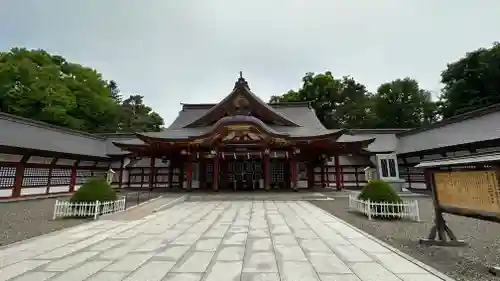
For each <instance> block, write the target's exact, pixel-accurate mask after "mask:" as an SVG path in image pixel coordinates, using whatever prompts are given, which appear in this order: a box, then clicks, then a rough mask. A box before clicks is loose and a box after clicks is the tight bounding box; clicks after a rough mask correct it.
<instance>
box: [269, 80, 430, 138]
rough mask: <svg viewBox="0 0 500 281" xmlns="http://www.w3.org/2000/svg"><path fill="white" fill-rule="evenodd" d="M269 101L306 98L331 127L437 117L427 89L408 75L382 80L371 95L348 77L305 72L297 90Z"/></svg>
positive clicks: (416, 123) (414, 122)
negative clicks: (407, 76)
mask: <svg viewBox="0 0 500 281" xmlns="http://www.w3.org/2000/svg"><path fill="white" fill-rule="evenodd" d="M270 101H271V102H296V101H310V102H311V107H312V108H313V109H314V111H315V112H316V115H317V116H318V119H319V120H320V121H321V123H323V125H325V126H326V127H327V128H335V129H338V128H351V129H352V128H355V129H362V128H365V129H366V128H369V129H372V128H392V129H395V128H414V127H420V126H422V125H427V124H430V123H433V122H435V121H436V120H437V119H438V118H437V107H436V104H435V103H434V102H433V101H432V100H431V94H430V92H429V91H426V90H424V89H421V88H420V86H419V84H418V82H417V81H416V80H414V79H410V78H404V79H396V80H394V81H391V82H388V83H384V84H382V85H380V87H379V88H378V89H377V92H376V93H374V94H372V93H369V92H368V90H367V89H366V87H365V86H364V85H363V84H361V83H359V82H358V81H356V80H355V79H354V78H352V77H349V76H346V77H342V78H340V79H339V78H335V77H333V75H332V73H331V72H329V71H327V72H325V73H324V74H322V73H320V74H314V73H307V74H306V75H305V76H304V78H302V87H301V88H300V89H299V90H298V91H294V90H290V91H288V92H287V93H285V94H283V95H280V96H272V97H271V100H270Z"/></svg>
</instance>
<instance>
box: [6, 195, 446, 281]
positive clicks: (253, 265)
mask: <svg viewBox="0 0 500 281" xmlns="http://www.w3.org/2000/svg"><path fill="white" fill-rule="evenodd" d="M332 202H334V201H332ZM0 280H29V281H37V280H64V281H68V280H71V281H78V280H92V281H95V280H103V281H114V280H127V281H132V280H134V281H146V280H147V281H160V280H176V281H198V280H204V281H226V280H228V281H252V280H254V281H257V280H258V281H278V280H281V281H308V280H321V281H333V280H335V281H339V280H340V281H360V280H362V281H368V280H372V281H384V280H386V281H401V280H404V281H417V280H418V281H420V280H425V281H438V280H445V279H441V278H439V277H436V276H435V275H434V274H433V273H431V272H429V271H428V270H427V269H425V268H423V267H421V266H419V265H417V264H415V263H413V262H412V261H409V260H407V259H406V258H404V257H402V256H400V255H399V254H397V253H395V252H393V251H392V250H391V249H389V248H386V247H385V246H384V245H381V244H380V243H378V242H376V241H374V240H372V239H371V237H368V236H366V235H365V234H363V233H361V232H359V231H357V230H356V229H354V228H352V227H350V226H349V225H347V224H345V223H344V222H342V221H340V220H338V219H337V218H335V217H332V216H330V215H328V214H326V213H324V212H323V211H322V210H320V209H318V208H316V207H314V206H313V205H311V204H309V203H307V202H304V201H232V202H231V201H214V202H184V203H180V204H177V205H175V206H173V207H172V208H171V209H167V210H163V211H160V212H157V213H154V214H152V215H149V216H147V217H145V218H143V219H139V220H135V221H114V220H99V221H96V222H92V223H88V224H85V225H81V226H77V227H75V228H72V229H68V230H65V231H63V232H59V233H55V234H52V235H48V236H43V237H39V238H36V239H34V240H29V241H25V242H23V243H19V244H15V245H12V246H10V247H8V248H4V249H2V250H0Z"/></svg>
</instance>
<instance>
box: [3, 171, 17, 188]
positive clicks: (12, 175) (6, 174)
mask: <svg viewBox="0 0 500 281" xmlns="http://www.w3.org/2000/svg"><path fill="white" fill-rule="evenodd" d="M15 181H16V167H0V189H11V188H12V187H13V186H14V182H15Z"/></svg>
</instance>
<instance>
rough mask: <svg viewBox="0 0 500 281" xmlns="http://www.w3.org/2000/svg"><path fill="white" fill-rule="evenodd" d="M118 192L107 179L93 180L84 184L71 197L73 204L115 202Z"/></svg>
mask: <svg viewBox="0 0 500 281" xmlns="http://www.w3.org/2000/svg"><path fill="white" fill-rule="evenodd" d="M116 198H117V196H116V192H115V191H114V190H113V188H112V187H111V186H110V185H109V184H108V183H107V182H106V180H105V179H101V178H93V179H90V180H89V181H87V182H86V183H85V184H83V185H82V186H81V187H80V188H79V189H78V190H77V191H76V192H75V193H74V194H73V196H72V197H71V199H70V201H71V202H95V201H97V200H98V201H101V202H104V201H114V200H116Z"/></svg>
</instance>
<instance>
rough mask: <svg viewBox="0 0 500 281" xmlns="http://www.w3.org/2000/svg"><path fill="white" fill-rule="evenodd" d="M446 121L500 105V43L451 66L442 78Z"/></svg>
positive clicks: (442, 101)
mask: <svg viewBox="0 0 500 281" xmlns="http://www.w3.org/2000/svg"><path fill="white" fill-rule="evenodd" d="M441 83H443V85H444V88H443V94H442V96H441V101H440V110H441V113H442V115H443V117H444V118H448V117H451V116H454V115H458V114H462V113H465V112H468V111H471V110H475V109H479V108H482V107H486V106H489V105H492V104H496V103H500V95H499V93H500V43H494V44H493V46H492V47H491V48H480V49H477V50H475V51H473V52H469V53H467V54H466V55H465V56H464V57H462V58H461V59H459V60H457V61H455V62H453V63H450V64H448V66H447V67H446V69H445V70H444V71H443V72H442V74H441Z"/></svg>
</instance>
